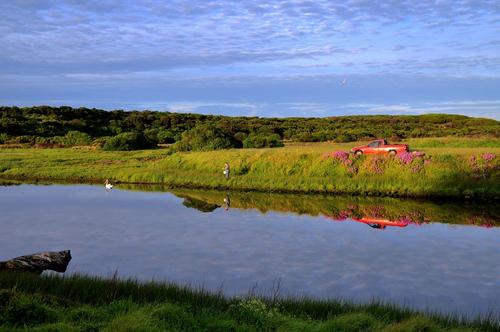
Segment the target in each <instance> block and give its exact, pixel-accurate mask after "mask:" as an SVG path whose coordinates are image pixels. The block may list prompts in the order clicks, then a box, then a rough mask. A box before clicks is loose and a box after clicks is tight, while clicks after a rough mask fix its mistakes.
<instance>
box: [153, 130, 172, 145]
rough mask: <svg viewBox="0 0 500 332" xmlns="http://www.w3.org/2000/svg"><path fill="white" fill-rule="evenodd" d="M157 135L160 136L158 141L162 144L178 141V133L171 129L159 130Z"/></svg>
mask: <svg viewBox="0 0 500 332" xmlns="http://www.w3.org/2000/svg"><path fill="white" fill-rule="evenodd" d="M156 137H157V138H158V143H160V144H170V143H175V141H176V134H175V133H174V132H172V131H169V130H162V129H161V130H159V131H158V134H157V135H156Z"/></svg>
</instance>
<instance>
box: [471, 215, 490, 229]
mask: <svg viewBox="0 0 500 332" xmlns="http://www.w3.org/2000/svg"><path fill="white" fill-rule="evenodd" d="M467 223H468V224H470V225H475V226H480V227H486V228H491V227H493V226H495V220H493V219H491V218H488V217H481V216H471V217H468V218H467Z"/></svg>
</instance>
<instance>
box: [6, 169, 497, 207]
mask: <svg viewBox="0 0 500 332" xmlns="http://www.w3.org/2000/svg"><path fill="white" fill-rule="evenodd" d="M2 181H5V182H4V183H6V184H9V183H8V182H13V183H12V184H34V185H38V184H41V185H52V184H60V185H72V184H74V185H78V184H80V185H101V184H102V180H101V179H83V180H82V179H76V178H69V179H61V178H51V177H31V178H30V177H24V178H21V177H10V176H5V175H0V185H4V184H3V183H2ZM112 182H113V184H116V185H120V184H125V185H137V186H161V187H163V188H164V189H166V190H167V189H190V190H217V191H234V192H241V193H245V192H248V193H252V192H254V193H269V194H296V195H311V196H314V195H323V196H324V195H328V196H339V197H359V198H384V197H386V198H398V199H413V200H439V201H455V202H456V200H457V199H458V200H459V201H460V202H471V203H474V202H477V203H489V202H497V201H499V200H500V197H499V196H497V195H495V196H465V195H457V196H453V195H446V194H439V193H423V194H412V193H407V194H405V195H400V194H397V193H396V194H395V193H391V192H383V191H379V192H377V191H373V190H372V191H369V192H364V191H362V190H360V191H358V192H352V191H351V192H349V191H324V190H311V189H309V190H294V189H269V190H265V189H261V188H245V187H232V186H222V185H216V186H211V185H192V184H189V183H186V184H169V183H163V182H130V181H120V180H117V181H114V180H113V181H112Z"/></svg>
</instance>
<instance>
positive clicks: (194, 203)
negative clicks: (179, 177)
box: [182, 196, 220, 212]
mask: <svg viewBox="0 0 500 332" xmlns="http://www.w3.org/2000/svg"><path fill="white" fill-rule="evenodd" d="M182 205H184V206H185V207H188V208H192V209H196V210H198V211H201V212H212V211H214V210H215V209H217V208H219V207H220V205H217V204H213V203H208V202H205V201H202V200H199V199H196V198H193V197H189V196H186V197H184V202H182Z"/></svg>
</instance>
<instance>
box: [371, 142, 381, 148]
mask: <svg viewBox="0 0 500 332" xmlns="http://www.w3.org/2000/svg"><path fill="white" fill-rule="evenodd" d="M379 145H380V142H379V141H374V142H371V143H370V144H368V146H369V147H371V148H378V146H379Z"/></svg>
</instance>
